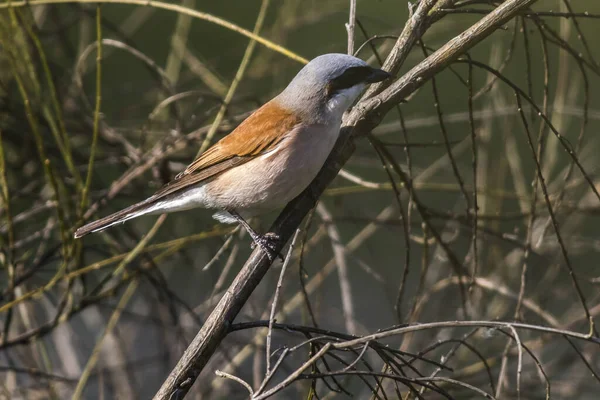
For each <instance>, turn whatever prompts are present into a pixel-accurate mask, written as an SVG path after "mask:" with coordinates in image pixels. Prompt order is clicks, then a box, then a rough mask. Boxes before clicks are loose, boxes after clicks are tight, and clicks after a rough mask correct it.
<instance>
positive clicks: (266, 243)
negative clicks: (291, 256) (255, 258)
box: [250, 232, 283, 262]
mask: <svg viewBox="0 0 600 400" xmlns="http://www.w3.org/2000/svg"><path fill="white" fill-rule="evenodd" d="M252 239H253V242H252V245H251V246H250V247H251V248H252V249H254V248H255V247H256V246H258V247H260V249H261V250H262V251H263V252H264V253H265V254H266V255H267V257H268V258H269V261H271V262H273V261H275V257H279V259H280V260H281V261H283V256H282V255H281V253H278V252H277V250H276V249H277V245H278V244H279V241H280V240H281V237H280V236H279V235H278V234H276V233H273V232H267V233H265V234H264V235H257V237H254V238H252Z"/></svg>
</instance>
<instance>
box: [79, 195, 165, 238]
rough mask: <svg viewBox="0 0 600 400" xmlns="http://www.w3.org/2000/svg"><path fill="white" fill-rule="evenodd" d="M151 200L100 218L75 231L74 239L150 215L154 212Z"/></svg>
mask: <svg viewBox="0 0 600 400" xmlns="http://www.w3.org/2000/svg"><path fill="white" fill-rule="evenodd" d="M152 200H153V199H152V198H150V199H147V200H144V201H142V202H140V203H137V204H134V205H132V206H129V207H127V208H125V209H123V210H121V211H117V212H116V213H114V214H111V215H109V216H106V217H104V218H101V219H99V220H97V221H94V222H90V223H89V224H85V225H84V226H82V227H81V228H79V229H77V230H76V231H75V239H77V238H80V237H82V236H85V235H87V234H88V233H93V232H99V231H103V230H104V229H106V228H109V227H111V226H113V225H116V224H118V223H122V222H125V221H127V220H130V219H133V218H136V217H139V216H141V215H145V214H148V213H151V212H152V211H154V209H153V207H152V206H153V205H154V204H153V203H154V202H153V201H152Z"/></svg>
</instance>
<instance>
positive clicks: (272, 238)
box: [227, 210, 283, 262]
mask: <svg viewBox="0 0 600 400" xmlns="http://www.w3.org/2000/svg"><path fill="white" fill-rule="evenodd" d="M227 212H228V213H229V214H230V215H231V216H232V217H233V218H235V220H236V221H237V222H239V223H240V225H242V226H243V227H244V229H246V232H248V234H249V235H250V237H251V238H252V241H253V242H254V243H255V244H256V245H257V246H258V247H260V248H261V250H262V251H264V252H265V254H266V255H267V257H268V258H269V261H271V262H273V260H275V257H279V258H280V259H281V261H283V257H282V256H281V254H278V253H277V252H276V250H275V248H276V247H277V244H278V242H279V240H280V237H279V235H277V234H276V233H272V232H269V233H266V234H264V235H261V234H260V233H258V232H256V231H255V230H254V229H252V227H251V226H250V224H248V223H247V222H246V220H245V219H244V218H242V216H241V215H240V214H238V213H237V212H236V211H233V210H227ZM252 247H253V248H254V246H252Z"/></svg>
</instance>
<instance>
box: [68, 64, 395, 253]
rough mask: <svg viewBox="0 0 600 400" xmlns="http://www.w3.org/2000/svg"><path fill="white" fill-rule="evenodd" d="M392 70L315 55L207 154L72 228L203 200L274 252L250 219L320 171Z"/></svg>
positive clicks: (95, 227)
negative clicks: (345, 119)
mask: <svg viewBox="0 0 600 400" xmlns="http://www.w3.org/2000/svg"><path fill="white" fill-rule="evenodd" d="M389 77H390V74H388V73H387V72H385V71H383V70H380V69H377V68H372V67H370V66H368V65H367V64H366V63H365V62H364V61H362V60H360V59H358V58H356V57H353V56H349V55H345V54H325V55H321V56H319V57H317V58H315V59H313V60H312V61H310V62H309V63H308V64H307V65H306V66H304V68H302V69H301V70H300V72H298V74H297V75H296V76H295V77H294V79H293V80H292V81H291V82H290V84H289V85H288V86H287V87H286V88H285V89H284V90H283V92H281V93H280V94H279V95H278V96H276V97H275V98H273V99H272V100H270V101H269V102H267V103H266V104H265V105H263V106H262V107H260V108H259V109H258V110H256V111H255V112H254V113H253V114H252V115H250V116H249V117H248V118H247V119H246V120H244V121H243V122H242V123H241V124H240V125H239V126H238V127H237V128H236V129H235V130H233V131H232V132H231V133H230V134H228V135H227V136H225V137H224V138H223V139H221V140H219V141H218V142H217V143H215V144H214V145H213V146H212V147H210V148H209V149H208V150H206V151H205V152H204V153H202V154H201V155H200V156H199V157H198V158H197V159H196V160H194V161H193V162H192V163H191V164H190V165H189V166H188V167H187V168H186V169H185V170H184V171H183V172H181V173H179V174H178V175H177V176H176V177H175V179H173V180H172V181H171V182H169V183H168V184H166V185H165V186H163V187H162V188H161V189H159V190H158V191H157V192H156V193H155V194H154V195H152V196H151V197H149V198H148V199H146V200H144V201H142V202H140V203H137V204H134V205H132V206H130V207H127V208H125V209H123V210H121V211H118V212H116V213H114V214H111V215H109V216H107V217H104V218H102V219H99V220H97V221H94V222H91V223H89V224H87V225H84V226H82V227H81V228H79V229H77V231H75V238H79V237H82V236H84V235H87V234H88V233H91V232H98V231H101V230H103V229H106V228H108V227H110V226H112V225H115V224H118V223H120V222H124V221H127V220H130V219H132V218H136V217H139V216H141V215H146V214H163V213H169V212H174V211H181V210H187V209H191V208H196V207H201V208H208V209H215V210H218V212H217V213H216V214H214V215H213V217H214V218H215V219H217V220H219V221H221V222H224V223H235V222H237V223H240V224H242V226H243V227H244V228H245V229H246V230H247V231H248V233H249V234H250V236H251V237H252V240H253V241H254V242H255V243H256V244H257V245H258V246H259V247H260V248H261V249H262V250H263V251H264V252H266V254H267V255H268V256H269V258H270V259H271V260H272V259H273V257H274V255H275V254H274V251H273V248H274V245H275V243H276V240H278V238H277V237H275V236H274V235H270V236H269V235H260V234H258V233H257V232H255V231H254V230H253V229H252V228H251V227H250V225H248V223H247V222H246V219H248V218H251V217H253V216H257V215H260V214H262V213H264V212H267V211H270V210H273V209H276V208H280V207H283V206H285V205H286V204H287V203H288V202H289V201H290V200H292V199H293V198H294V197H296V196H297V195H299V194H300V193H301V192H302V191H303V190H304V189H305V188H306V187H307V186H308V185H309V184H310V182H311V181H312V180H313V178H314V177H315V176H316V175H317V173H318V172H319V170H320V169H321V167H322V166H323V164H324V162H325V159H326V158H327V156H328V155H329V153H330V152H331V149H332V148H333V145H334V144H335V142H336V140H337V138H338V135H339V132H340V125H341V120H342V115H343V114H344V112H345V111H346V110H347V109H348V108H349V107H350V106H351V105H352V104H353V103H354V101H355V100H356V98H357V97H358V95H359V94H360V93H361V92H362V90H363V89H364V88H365V87H366V85H367V84H370V83H374V82H380V81H383V80H384V79H387V78H389Z"/></svg>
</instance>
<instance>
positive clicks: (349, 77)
mask: <svg viewBox="0 0 600 400" xmlns="http://www.w3.org/2000/svg"><path fill="white" fill-rule="evenodd" d="M389 77H390V74H388V73H387V72H385V71H383V70H380V69H377V68H372V67H370V66H368V65H367V63H366V62H364V61H363V60H361V59H360V58H356V57H353V56H350V55H347V54H334V53H332V54H324V55H321V56H319V57H317V58H314V59H313V60H311V61H310V62H309V63H308V64H306V65H305V66H304V68H302V69H301V70H300V72H298V74H297V75H296V76H295V77H294V79H293V80H292V81H291V82H290V84H289V85H288V86H287V87H286V88H285V90H284V91H283V92H281V94H280V95H279V96H277V100H278V101H279V102H280V103H281V105H283V106H284V107H286V108H289V109H291V110H293V111H296V112H298V113H301V114H303V116H305V117H311V118H316V119H327V120H329V119H332V118H333V119H338V120H339V119H341V117H342V114H343V113H344V112H345V111H346V110H347V109H348V108H349V107H350V106H351V105H352V103H354V101H355V100H356V98H357V97H358V95H359V94H360V93H361V92H362V90H363V89H364V88H365V86H366V85H368V84H370V83H374V82H380V81H383V80H384V79H387V78H389Z"/></svg>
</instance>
